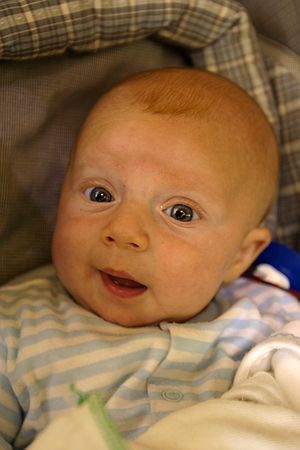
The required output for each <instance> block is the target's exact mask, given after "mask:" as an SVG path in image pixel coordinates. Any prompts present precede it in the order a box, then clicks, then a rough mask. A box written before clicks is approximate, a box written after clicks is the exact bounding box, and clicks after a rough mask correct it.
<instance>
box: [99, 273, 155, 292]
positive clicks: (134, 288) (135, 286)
mask: <svg viewBox="0 0 300 450" xmlns="http://www.w3.org/2000/svg"><path fill="white" fill-rule="evenodd" d="M100 275H101V278H102V281H103V284H104V286H105V287H106V289H107V290H108V291H109V292H110V293H111V294H113V295H115V296H117V297H121V298H130V297H136V296H138V295H141V294H143V293H144V292H145V291H146V290H147V286H144V285H143V284H139V283H137V282H134V281H133V280H130V279H126V278H123V277H116V276H114V275H111V274H109V273H106V272H102V271H101V270H100Z"/></svg>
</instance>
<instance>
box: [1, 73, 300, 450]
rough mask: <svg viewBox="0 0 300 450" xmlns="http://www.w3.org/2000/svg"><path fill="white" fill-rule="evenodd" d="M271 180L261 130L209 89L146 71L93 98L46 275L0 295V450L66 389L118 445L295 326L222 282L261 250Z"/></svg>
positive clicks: (288, 313)
mask: <svg viewBox="0 0 300 450" xmlns="http://www.w3.org/2000/svg"><path fill="white" fill-rule="evenodd" d="M277 176H278V149H277V146H276V140H275V138H274V134H273V131H272V128H271V126H270V125H269V123H268V121H267V119H266V117H265V115H264V114H263V112H262V111H261V110H260V108H259V107H258V106H257V104H256V103H255V102H254V101H253V100H252V99H251V98H250V97H249V96H248V95H247V94H246V93H245V92H244V91H243V90H241V89H240V88H238V87H237V86H235V85H234V84H233V83H231V82H230V81H228V80H226V79H224V78H222V77H220V76H217V75H214V74H211V73H208V72H204V71H200V70H196V69H162V70H155V71H150V72H145V73H142V74H139V75H135V76H132V77H130V78H129V79H127V80H125V81H123V82H121V83H119V84H118V85H116V86H115V87H113V88H112V89H111V90H110V91H109V92H108V93H107V94H105V95H104V97H102V98H101V99H100V101H99V102H98V103H97V104H96V105H95V107H94V108H93V110H92V111H91V113H90V114H89V116H88V118H87V119H86V121H85V123H84V125H83V127H82V129H81V132H80V134H79V136H78V139H77V143H76V146H75V148H74V149H73V152H72V155H71V158H70V164H69V167H68V170H67V174H66V178H65V182H64V186H63V189H62V194H61V201H60V205H59V211H58V218H57V224H56V228H55V232H54V238H53V262H54V267H55V270H54V268H53V267H52V266H49V267H44V268H41V269H38V270H36V271H33V272H31V273H30V274H28V275H25V276H23V277H21V278H19V279H18V280H15V281H14V282H12V283H10V284H8V285H7V286H4V287H3V288H2V289H1V290H0V300H1V301H0V319H1V331H0V333H1V339H2V341H1V342H2V344H1V352H0V363H1V370H0V446H1V448H6V449H9V448H14V447H15V448H24V447H26V446H28V445H29V444H30V443H31V442H32V441H33V440H34V438H35V436H36V434H37V433H38V432H40V431H41V430H42V429H44V428H45V427H46V426H47V424H48V423H49V422H50V421H51V420H52V418H54V417H56V416H59V415H60V414H62V413H64V412H66V411H69V410H71V409H72V408H73V407H74V405H75V403H76V399H75V398H74V397H75V396H74V394H73V393H72V390H71V389H70V386H71V385H73V384H75V386H76V388H77V389H78V390H80V391H83V392H100V393H101V395H102V398H103V400H104V402H105V404H106V407H107V409H108V411H109V412H110V414H111V416H112V417H113V419H114V421H115V422H116V423H117V426H118V428H119V430H120V431H121V433H122V434H123V436H125V437H127V438H133V437H135V436H137V435H139V434H141V433H143V432H144V431H145V430H146V429H147V428H149V426H150V425H152V424H153V423H155V422H157V421H159V420H160V419H161V418H162V417H164V416H166V415H168V414H170V413H171V412H173V411H175V410H178V409H181V408H184V407H187V406H191V405H194V404H197V403H199V402H202V401H204V400H207V399H209V398H216V397H220V396H221V395H222V394H224V392H226V391H227V390H228V389H229V387H230V386H231V384H232V380H233V377H234V374H235V372H236V370H237V368H238V365H239V363H240V361H241V359H242V358H243V355H244V354H245V353H246V352H247V351H248V350H249V349H250V348H251V347H253V346H254V345H255V344H256V343H258V342H260V341H262V340H263V339H265V338H266V337H268V336H269V335H271V334H272V332H274V331H277V330H279V329H280V328H281V327H282V326H283V325H284V324H285V323H287V322H289V321H290V320H293V319H299V318H300V307H299V304H298V302H297V300H296V299H295V298H294V297H293V296H291V295H289V294H286V293H283V292H282V291H280V290H279V289H276V288H269V287H265V286H263V285H259V284H258V283H255V282H252V281H248V280H246V279H245V278H239V279H238V280H237V281H235V282H233V281H234V280H235V279H237V278H238V277H239V276H240V275H241V274H243V272H244V271H245V270H246V269H247V268H248V267H249V265H250V264H251V263H252V262H253V260H254V259H255V258H256V256H257V255H258V254H259V253H260V252H261V251H262V250H263V249H264V248H265V246H266V245H267V244H268V243H269V242H270V232H269V231H268V229H267V228H265V227H264V226H263V220H264V218H265V216H266V214H267V213H268V211H269V209H270V207H271V204H272V202H273V199H274V195H275V193H276V185H277ZM231 282H233V283H231ZM221 286H222V287H221ZM226 286H227V287H226ZM220 288H221V289H220Z"/></svg>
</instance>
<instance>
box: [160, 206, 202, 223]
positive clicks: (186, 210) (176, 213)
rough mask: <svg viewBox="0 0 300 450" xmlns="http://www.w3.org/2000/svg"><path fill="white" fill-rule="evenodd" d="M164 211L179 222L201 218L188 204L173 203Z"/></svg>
mask: <svg viewBox="0 0 300 450" xmlns="http://www.w3.org/2000/svg"><path fill="white" fill-rule="evenodd" d="M164 212H165V213H167V214H168V215H169V216H171V217H172V218H173V219H175V220H178V221H179V222H191V221H192V220H195V219H199V216H198V214H197V213H196V212H195V211H194V210H193V208H191V207H190V206H188V205H181V204H177V205H173V206H170V207H169V208H167V209H165V210H164Z"/></svg>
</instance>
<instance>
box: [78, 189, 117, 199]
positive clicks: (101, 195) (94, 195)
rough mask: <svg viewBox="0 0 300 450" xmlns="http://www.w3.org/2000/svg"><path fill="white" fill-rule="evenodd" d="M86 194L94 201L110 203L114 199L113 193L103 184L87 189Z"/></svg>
mask: <svg viewBox="0 0 300 450" xmlns="http://www.w3.org/2000/svg"><path fill="white" fill-rule="evenodd" d="M84 195H86V196H87V197H88V198H89V199H90V200H91V201H92V202H98V203H109V202H112V201H113V200H114V198H113V196H112V194H111V193H110V192H109V191H108V190H107V189H105V188H104V187H101V186H96V187H92V188H88V189H86V190H85V191H84Z"/></svg>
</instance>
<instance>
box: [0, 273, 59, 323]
mask: <svg viewBox="0 0 300 450" xmlns="http://www.w3.org/2000/svg"><path fill="white" fill-rule="evenodd" d="M62 296H65V297H67V295H66V293H65V292H64V289H63V287H62V285H61V283H60V282H59V280H58V278H57V276H56V273H55V270H54V267H53V266H52V265H47V266H43V267H40V268H38V269H34V270H32V271H30V272H27V273H25V274H22V275H21V276H18V277H16V278H14V279H13V280H11V281H10V282H8V283H6V284H5V285H3V286H2V287H1V288H0V320H1V321H2V320H4V319H5V318H7V319H9V318H13V317H14V318H20V315H22V313H23V315H24V311H25V310H27V311H33V310H34V311H37V310H39V309H42V308H45V307H47V306H49V307H53V306H54V305H55V304H56V303H57V304H58V297H60V301H61V297H62Z"/></svg>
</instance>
